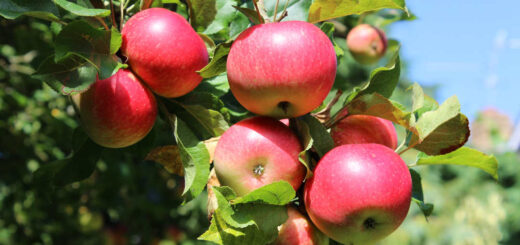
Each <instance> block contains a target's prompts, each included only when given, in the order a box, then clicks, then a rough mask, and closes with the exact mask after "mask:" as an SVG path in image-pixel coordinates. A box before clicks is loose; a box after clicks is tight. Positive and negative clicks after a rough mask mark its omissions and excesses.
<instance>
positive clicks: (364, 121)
mask: <svg viewBox="0 0 520 245" xmlns="http://www.w3.org/2000/svg"><path fill="white" fill-rule="evenodd" d="M330 134H331V136H332V139H333V140H334V143H336V145H345V144H367V143H376V144H381V145H385V146H388V147H390V148H391V149H393V150H395V148H397V133H396V131H395V127H394V125H393V124H392V122H391V121H388V120H386V119H383V118H379V117H375V116H369V115H349V116H347V117H345V118H343V119H342V120H341V121H339V122H338V123H336V125H334V127H332V129H331V132H330Z"/></svg>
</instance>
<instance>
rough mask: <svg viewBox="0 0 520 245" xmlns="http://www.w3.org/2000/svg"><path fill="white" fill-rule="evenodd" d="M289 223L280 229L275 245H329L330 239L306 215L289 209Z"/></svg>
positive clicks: (291, 208)
mask: <svg viewBox="0 0 520 245" xmlns="http://www.w3.org/2000/svg"><path fill="white" fill-rule="evenodd" d="M287 215H288V216H289V217H288V218H287V221H286V222H285V223H284V224H283V225H281V226H280V227H279V230H280V231H279V232H278V237H277V238H276V240H275V242H274V244H273V245H328V244H329V238H328V237H326V236H325V235H324V234H323V233H321V231H319V230H318V229H317V228H316V227H315V226H314V225H313V224H312V222H311V221H310V220H309V219H308V218H307V217H305V215H303V214H301V213H300V212H298V210H297V209H295V208H293V207H289V208H287Z"/></svg>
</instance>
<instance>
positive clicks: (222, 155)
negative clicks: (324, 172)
mask: <svg viewBox="0 0 520 245" xmlns="http://www.w3.org/2000/svg"><path fill="white" fill-rule="evenodd" d="M301 151H302V147H301V145H300V142H299V141H298V137H296V135H295V134H294V133H293V132H292V131H291V129H290V128H289V127H287V126H285V125H284V124H283V123H281V122H280V121H277V120H275V119H273V118H269V117H252V118H248V119H245V120H242V121H240V122H238V123H236V124H234V125H233V126H231V127H230V128H229V129H228V130H226V132H224V134H223V135H222V136H221V137H220V140H219V141H218V143H217V147H216V149H215V156H214V161H213V164H214V166H215V173H216V175H217V178H218V180H219V181H220V183H221V184H222V185H224V186H229V187H231V188H232V189H233V190H234V191H235V192H236V193H237V194H238V195H240V196H242V195H245V194H247V193H249V192H250V191H252V190H255V189H257V188H259V187H262V186H264V185H267V184H270V183H273V182H276V181H280V180H285V181H287V182H289V184H291V185H292V186H293V187H294V189H295V190H297V189H298V188H299V187H300V185H301V184H302V181H303V178H304V176H305V171H306V170H305V167H304V166H303V164H301V163H300V162H299V160H298V154H299V153H300V152H301Z"/></svg>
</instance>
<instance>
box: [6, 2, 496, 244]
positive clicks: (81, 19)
mask: <svg viewBox="0 0 520 245" xmlns="http://www.w3.org/2000/svg"><path fill="white" fill-rule="evenodd" d="M150 7H163V8H167V9H170V10H173V11H175V12H177V13H179V14H180V15H182V16H183V17H184V18H186V19H188V20H189V23H190V24H191V26H192V27H193V29H194V30H195V31H196V32H197V33H198V35H199V36H200V37H201V38H202V40H204V42H205V44H206V46H207V50H208V53H209V55H210V60H209V63H208V65H207V66H205V67H204V68H202V69H200V70H199V71H198V74H199V75H200V76H201V77H202V78H203V80H202V82H201V83H200V85H199V86H198V87H197V88H195V90H193V91H192V92H190V93H188V94H186V95H184V96H182V97H178V98H173V99H167V98H163V97H160V96H156V100H157V104H158V109H159V117H160V120H157V122H156V124H155V126H154V128H153V129H152V131H151V133H150V134H149V135H148V136H147V137H146V138H144V139H143V140H142V141H140V142H138V143H137V144H136V145H133V146H130V147H128V148H125V149H121V150H114V149H107V148H103V147H101V146H99V145H97V144H95V143H94V142H93V141H92V140H91V139H89V138H88V137H87V136H86V134H85V132H84V130H83V129H82V127H81V126H78V125H79V123H78V122H79V120H74V119H71V117H70V115H76V113H75V112H74V109H73V107H69V110H68V111H67V113H68V114H69V116H66V115H62V114H64V112H63V111H62V109H63V110H65V108H66V106H67V105H72V104H73V103H72V101H71V100H68V101H67V99H66V98H71V97H73V96H74V95H77V94H81V93H83V92H85V91H86V90H87V89H88V88H89V87H90V86H91V85H92V84H93V83H94V82H95V81H96V79H97V78H99V79H106V78H108V77H111V76H112V75H113V74H115V73H116V72H117V71H118V70H119V69H122V68H130V69H131V68H132V67H131V66H129V65H128V64H127V60H126V57H124V56H123V55H122V53H121V52H120V48H121V44H122V35H121V28H122V26H123V25H124V23H125V22H126V20H128V19H129V18H130V17H131V16H133V15H135V14H136V13H137V12H139V11H141V10H144V9H147V8H150ZM0 15H1V16H2V17H3V18H5V19H7V20H9V21H5V20H2V24H3V25H11V23H14V20H13V19H17V18H19V19H22V20H23V21H25V22H26V23H28V24H29V25H32V26H33V28H35V29H39V30H42V31H41V32H40V33H38V35H44V37H43V38H41V37H34V35H37V34H34V33H28V34H27V36H20V35H18V34H19V33H16V32H17V31H16V30H15V31H14V32H12V33H5V35H2V37H1V38H2V39H4V38H6V37H7V36H12V37H14V38H16V40H15V43H17V45H23V43H24V42H27V43H29V42H32V41H34V40H41V39H43V40H44V42H42V43H38V44H35V45H32V46H30V47H32V48H34V49H36V52H37V54H32V55H33V56H36V55H37V56H36V58H34V57H32V58H30V59H28V57H24V56H20V57H18V58H19V59H18V60H16V59H15V58H17V57H14V58H13V59H12V60H9V62H10V64H15V63H14V62H17V61H19V60H21V61H19V66H18V67H14V68H16V69H17V70H14V71H13V72H11V73H9V74H8V76H12V77H16V76H22V77H19V78H18V79H17V80H18V81H17V82H16V84H15V85H14V86H13V87H9V89H5V90H4V87H2V90H3V91H0V94H9V95H10V96H11V97H10V98H12V100H14V101H16V103H14V104H16V107H17V108H18V107H20V108H23V107H26V108H28V109H27V111H26V112H25V114H24V115H25V116H27V114H32V115H31V116H34V117H38V116H40V117H43V119H42V120H44V125H43V126H42V125H38V124H35V123H33V124H30V123H27V124H24V126H23V130H24V131H25V133H26V134H27V135H29V136H30V135H33V136H34V135H36V134H35V133H33V134H31V132H36V131H37V130H44V131H45V133H41V134H37V136H38V137H40V138H38V139H35V138H29V139H27V140H30V141H31V142H32V143H34V144H36V145H38V144H40V146H38V147H36V148H35V149H30V150H27V152H33V153H31V155H30V157H33V158H35V159H38V160H35V162H36V163H35V164H36V165H34V164H33V171H34V173H33V175H32V177H31V179H30V180H27V181H26V182H27V184H29V185H30V186H31V190H32V188H34V195H35V196H37V198H42V199H50V200H49V201H50V202H54V203H57V205H58V207H57V208H63V209H64V210H65V209H67V207H61V206H59V203H60V202H61V201H62V200H60V199H59V198H56V197H52V195H51V193H52V192H53V191H55V192H56V191H58V190H60V189H62V188H68V189H74V188H77V186H78V183H90V182H89V181H92V178H97V179H101V180H103V181H105V182H103V183H106V184H110V183H117V184H116V185H114V186H110V187H109V188H112V189H113V190H105V189H99V190H98V191H100V192H102V193H96V188H98V187H96V186H94V185H90V186H82V187H81V188H82V190H83V188H85V191H86V192H87V191H88V192H93V193H91V194H85V195H87V197H86V198H87V199H88V198H89V196H96V195H109V196H110V195H116V194H114V193H116V192H117V191H119V188H121V191H122V190H124V189H125V188H126V189H128V187H127V186H125V185H124V184H121V183H124V182H125V181H130V180H133V179H130V178H129V177H128V176H129V175H132V176H136V179H143V181H144V182H146V183H145V184H143V185H142V186H141V184H140V183H131V184H130V186H131V189H132V190H131V191H130V193H139V191H138V190H139V189H140V188H143V189H147V188H152V187H153V186H154V185H159V184H160V183H161V181H159V182H157V180H155V179H157V178H161V179H162V182H167V181H171V180H175V182H174V183H177V182H178V183H181V184H178V185H179V186H176V187H175V185H177V184H169V185H170V186H171V185H173V186H174V187H175V188H177V189H178V188H182V190H180V191H179V193H178V194H179V195H181V194H182V199H183V200H182V202H183V203H184V205H185V206H184V207H193V206H196V207H199V206H203V205H204V204H205V203H204V200H203V199H201V198H205V197H204V195H205V190H207V192H208V193H209V197H208V200H207V202H208V211H209V215H212V216H211V223H210V224H209V228H208V227H206V228H207V230H206V231H205V232H204V233H202V234H201V233H199V234H196V232H195V231H194V232H193V233H189V234H188V235H190V236H199V239H200V240H206V241H211V242H214V243H217V244H245V243H249V244H266V243H270V242H273V241H274V240H275V239H276V237H277V234H278V229H277V227H278V226H279V225H281V224H283V223H284V222H285V220H286V219H287V211H286V209H287V208H286V206H287V205H288V204H291V205H295V206H297V207H300V208H302V207H303V205H304V204H303V200H302V196H301V191H295V190H294V189H293V188H292V187H291V185H290V184H288V183H287V182H284V181H280V182H275V183H272V184H269V185H266V186H263V187H261V188H259V189H256V190H254V191H252V192H250V193H248V194H246V195H244V196H238V195H237V194H236V193H235V192H234V191H233V190H232V189H231V188H230V187H227V186H218V184H216V183H215V179H214V176H213V175H212V174H211V169H212V164H211V162H212V158H213V151H214V149H215V144H216V142H217V141H218V137H219V136H220V135H222V134H223V133H224V132H225V131H226V130H227V129H228V128H229V127H230V126H231V125H233V124H235V123H237V122H238V121H240V120H242V119H245V118H248V117H251V116H253V114H252V113H251V112H249V111H247V110H246V109H245V108H244V107H243V106H242V105H240V103H239V102H238V101H237V100H236V99H235V97H234V96H233V94H232V93H231V91H230V87H229V84H228V80H227V74H226V61H227V56H228V53H229V52H230V49H231V46H232V44H233V41H234V40H235V39H236V38H237V36H238V35H239V34H240V33H242V32H243V31H244V30H246V29H247V28H248V27H251V26H252V25H258V24H261V23H265V22H272V21H280V20H281V21H288V20H300V21H308V22H310V23H313V24H315V25H316V26H318V27H319V28H320V29H321V30H322V31H323V32H324V33H325V34H326V35H327V36H328V37H329V38H330V41H331V42H332V44H333V46H334V50H335V53H336V58H337V64H338V67H337V74H336V79H335V81H334V85H333V88H332V90H331V91H330V93H329V94H328V96H327V98H326V99H325V100H324V101H323V103H322V105H321V106H319V107H318V108H316V109H315V110H314V111H313V112H311V113H308V114H306V115H303V116H301V117H297V118H291V119H290V127H291V129H292V130H293V131H294V132H295V133H296V134H297V136H298V137H299V139H300V143H301V144H302V146H303V149H304V150H303V151H302V152H301V153H300V154H299V160H300V162H301V163H302V164H304V165H305V167H306V170H307V172H306V173H307V174H306V176H307V177H310V176H312V171H313V169H314V167H315V166H316V164H317V162H318V161H319V160H320V158H321V157H323V156H324V155H325V154H326V153H327V152H329V151H330V150H331V149H332V148H334V141H333V140H332V138H331V136H330V134H329V129H330V128H331V127H333V126H334V125H335V124H337V123H338V122H339V121H340V120H341V119H343V118H344V117H345V116H348V115H371V116H377V117H380V118H383V119H386V120H389V121H391V122H393V123H394V125H398V126H399V127H402V128H403V129H404V131H405V132H406V133H405V135H402V137H400V138H399V143H400V144H399V147H398V148H397V149H396V152H397V153H399V154H403V153H404V152H407V151H410V150H411V151H414V152H418V154H417V159H416V161H415V162H408V163H407V164H408V167H409V168H410V173H411V177H412V183H413V190H412V200H413V202H415V203H417V204H418V205H419V207H420V209H421V210H422V212H423V213H424V215H425V216H426V217H428V216H429V215H431V214H432V211H433V207H434V206H433V204H431V203H427V202H426V201H425V200H426V199H427V195H426V198H425V195H424V194H423V188H422V186H421V176H420V175H419V173H418V172H417V171H416V170H414V168H416V167H417V166H419V165H438V164H452V165H464V166H469V167H475V168H480V169H482V170H483V171H485V172H487V173H489V174H490V175H491V176H492V177H493V178H494V179H498V174H497V168H498V165H497V160H496V159H495V158H494V157H493V156H489V155H486V154H483V153H481V152H478V151H477V150H474V149H471V148H468V147H465V146H464V145H465V143H466V141H467V140H468V137H469V135H470V131H469V122H468V119H467V117H466V116H465V115H464V114H462V113H461V108H460V104H459V101H458V100H457V97H456V96H453V97H451V98H449V99H447V100H446V101H444V102H442V103H440V104H439V103H438V102H437V101H435V100H434V99H433V98H431V97H429V96H428V95H426V94H425V93H424V91H423V89H422V88H421V87H420V86H419V85H418V84H417V83H414V84H413V85H411V86H409V87H408V88H404V89H403V87H402V86H403V85H402V83H401V84H398V83H399V82H400V81H402V64H401V59H400V56H399V47H400V45H401V44H400V43H399V42H398V41H397V40H392V39H390V40H389V41H388V47H387V52H386V55H385V57H383V59H381V60H380V61H379V63H377V64H376V65H373V66H365V65H361V64H359V63H357V62H356V61H355V60H354V59H353V57H352V55H351V54H350V53H349V51H348V47H346V41H345V38H346V36H347V34H348V32H349V30H351V29H352V28H353V27H355V26H356V25H358V24H361V23H368V24H372V25H374V26H377V27H379V28H382V29H384V28H385V27H386V26H387V25H390V24H391V23H393V22H395V21H410V20H413V19H414V16H413V14H411V12H410V11H409V10H408V9H407V8H406V5H405V2H404V0H374V1H369V0H361V1H350V0H344V1H326V0H315V1H311V0H288V1H287V2H286V1H284V0H281V1H279V2H278V1H276V0H266V1H260V0H253V1H239V0H184V1H182V0H162V1H161V0H155V1H153V0H126V1H124V0H119V1H117V0H110V1H106V0H105V1H102V0H90V1H87V0H73V1H71V0H39V1H37V3H34V1H26V0H5V1H2V2H1V3H0ZM24 16H26V17H24ZM36 19H39V20H36ZM2 28H4V27H2ZM33 38H35V39H34V40H31V39H33ZM403 45H406V44H403ZM5 47H6V46H4V48H2V55H4V56H6V53H9V52H10V51H9V50H8V49H7V48H5ZM22 50H25V51H27V52H28V51H30V50H27V49H23V47H22ZM27 54H28V55H29V54H30V52H29V53H27ZM26 58H27V61H25V60H24V59H26ZM24 62H25V63H24ZM24 67H25V68H26V69H25V70H24V69H23V68H24ZM31 67H38V68H37V69H35V70H33V69H32V68H31ZM14 68H13V69H14ZM17 73H21V74H23V75H17ZM0 75H3V76H7V75H6V74H0ZM25 79H26V80H25ZM36 79H37V80H39V81H41V82H42V83H44V84H46V85H40V84H39V83H37V82H36ZM15 80H16V79H15ZM22 80H23V81H22ZM2 86H4V85H2ZM35 88H38V89H35ZM396 88H397V89H398V90H400V92H401V94H404V95H405V98H404V101H406V102H407V103H406V104H404V103H399V102H398V101H397V100H396V98H395V96H392V95H393V94H394V93H393V92H394V91H396ZM51 89H52V90H54V91H55V93H53V92H51ZM18 90H30V91H35V92H34V93H33V94H32V95H31V96H34V97H37V98H38V101H39V103H43V104H45V106H43V107H42V108H43V109H40V110H36V111H31V109H30V108H32V107H34V105H32V104H31V103H34V102H28V101H29V99H28V97H26V96H24V95H22V94H20V93H19V92H17V91H18ZM58 94H60V95H58ZM51 101H52V103H56V104H52V103H51ZM401 101H403V100H401ZM1 105H2V104H0V106H1ZM40 106H41V105H40ZM46 107H47V108H46ZM51 108H54V109H51ZM56 108H60V110H58V109H56ZM0 109H2V108H1V107H0ZM41 110H43V111H41ZM347 112H348V114H347ZM24 115H20V117H24ZM49 115H51V116H49ZM2 116H4V115H3V112H2ZM5 118H7V116H6V117H5ZM3 120H4V119H2V121H3ZM5 123H7V124H9V123H12V121H11V119H9V120H8V121H6V122H2V124H5ZM14 127H19V126H17V125H15V126H14ZM60 129H63V130H61V131H60ZM46 134H48V135H52V137H54V138H53V139H50V138H49V137H50V136H47V135H46ZM71 135H72V137H70V136H71ZM35 137H36V136H35ZM71 139H72V141H71ZM17 140H20V138H17ZM42 142H47V143H45V144H43V143H42ZM48 142H52V143H48ZM4 143H5V142H3V144H4ZM13 144H16V142H14V143H13ZM48 145H52V147H50V148H46V147H48ZM5 150H7V152H11V151H12V152H13V154H14V156H3V155H2V156H1V157H6V158H7V159H9V158H10V157H15V158H16V159H14V158H13V159H11V160H12V161H16V160H20V158H21V157H22V156H23V154H24V152H21V151H20V150H19V149H5ZM2 151H4V149H2ZM2 154H5V153H2ZM143 159H146V160H149V161H155V162H157V163H159V164H161V165H162V166H163V167H164V169H165V170H167V171H168V172H169V173H166V172H165V171H164V169H161V168H159V170H158V171H157V170H156V169H153V171H144V170H143V169H150V168H153V167H151V165H150V164H147V165H146V166H145V165H143V164H138V165H135V164H134V162H139V161H142V160H143ZM154 166H155V165H154ZM118 168H120V169H126V170H124V171H126V175H120V176H119V177H120V178H121V179H114V180H109V179H107V178H110V175H109V174H108V172H111V171H119V170H118ZM124 171H123V172H124ZM141 174H142V175H141ZM168 183H171V182H168ZM174 187H172V188H174ZM140 195H142V194H140ZM124 196H125V200H126V202H127V203H128V205H129V206H130V207H124V206H118V208H116V209H117V210H118V212H121V213H125V212H129V213H126V214H127V215H128V217H130V218H132V217H131V215H132V214H131V213H130V211H124V209H125V208H128V209H131V208H132V205H139V204H132V202H146V198H145V197H142V196H137V197H135V198H134V197H132V196H131V195H129V194H128V193H125V194H124ZM161 196H167V199H168V200H156V202H157V203H158V202H161V201H163V202H165V201H171V202H173V203H175V202H178V201H180V200H178V196H175V197H172V196H168V195H161ZM33 198H36V197H34V196H33ZM78 198H79V197H78ZM81 198H83V197H81ZM170 199H174V200H170ZM41 205H43V206H44V207H46V208H51V207H53V206H52V205H51V204H49V203H42V204H41ZM75 205H76V204H75ZM75 205H74V206H75ZM190 205H191V206H190ZM98 207H99V208H100V209H102V208H103V205H99V206H98ZM112 211H113V212H112ZM112 211H108V214H107V215H108V216H109V217H97V219H100V220H101V219H105V220H116V219H117V218H114V217H116V216H117V217H119V216H118V215H115V216H114V215H111V214H110V213H111V212H112V214H113V213H114V212H116V211H114V210H112ZM147 211H148V212H150V213H151V216H153V218H152V221H150V222H151V223H153V222H156V221H157V222H158V220H160V219H161V217H160V214H161V210H153V207H150V206H147ZM191 211H192V212H193V214H189V213H183V214H171V215H170V219H182V220H188V219H189V220H190V221H189V222H192V223H193V222H195V223H197V222H199V221H198V220H203V219H201V217H202V218H204V217H203V216H204V215H200V214H201V212H200V210H199V209H198V208H193V210H191ZM116 213H117V212H116ZM154 214H155V215H154ZM57 215H58V214H57ZM190 215H191V216H192V217H189V216H190ZM99 216H100V215H99ZM181 216H182V217H181ZM99 222H102V221H99ZM126 222H127V223H131V220H127V221H126ZM172 222H173V221H172ZM200 222H202V223H203V224H204V221H200ZM205 222H207V221H205ZM179 223H181V222H179ZM179 223H176V224H179ZM149 225H150V226H152V225H153V224H149ZM143 226H144V225H143ZM179 226H184V228H185V229H187V230H189V229H194V228H193V227H190V225H189V224H188V225H186V224H184V225H179ZM138 227H139V226H138ZM45 229H47V230H48V231H49V228H37V229H36V230H35V231H31V232H41V231H42V230H45ZM134 229H136V230H138V229H139V228H135V227H134ZM148 229H149V228H148ZM49 232H50V233H51V234H52V233H53V232H54V234H57V233H59V232H57V231H52V229H50V231H49ZM31 234H32V235H30V236H29V237H31V239H33V240H39V239H41V240H45V239H48V238H44V237H41V238H37V236H35V235H34V234H33V233H31ZM142 239H145V241H146V242H145V243H147V241H151V239H152V238H150V237H144V238H142ZM146 239H147V240H146Z"/></svg>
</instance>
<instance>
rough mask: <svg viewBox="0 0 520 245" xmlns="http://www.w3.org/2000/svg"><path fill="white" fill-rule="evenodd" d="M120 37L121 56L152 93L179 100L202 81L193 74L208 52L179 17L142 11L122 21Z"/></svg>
mask: <svg viewBox="0 0 520 245" xmlns="http://www.w3.org/2000/svg"><path fill="white" fill-rule="evenodd" d="M122 35H123V44H122V46H121V50H122V53H123V54H124V55H125V56H126V57H127V58H128V63H129V64H130V67H131V68H132V70H133V71H134V72H135V73H136V74H137V75H138V76H139V77H140V78H141V79H143V81H144V82H145V83H146V84H148V86H149V87H150V88H151V89H152V90H153V91H154V92H155V93H157V94H159V95H161V96H164V97H168V98H173V97H179V96H182V95H184V94H186V93H188V92H190V91H192V90H193V89H195V87H197V85H198V84H199V83H200V81H201V80H202V77H201V76H199V75H198V74H197V73H196V71H198V70H200V69H201V68H203V67H204V66H206V65H207V64H208V51H207V50H206V46H205V44H204V42H203V41H202V39H201V38H200V37H199V35H197V33H196V32H195V31H194V30H193V28H192V27H191V26H190V24H189V23H188V22H187V21H186V20H185V19H184V18H183V17H182V16H181V15H179V14H177V13H175V12H172V11H170V10H167V9H163V8H150V9H146V10H143V11H141V12H138V13H137V14H135V15H134V16H132V17H131V18H130V19H129V20H128V22H126V24H125V26H124V27H123V31H122Z"/></svg>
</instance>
